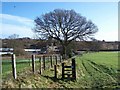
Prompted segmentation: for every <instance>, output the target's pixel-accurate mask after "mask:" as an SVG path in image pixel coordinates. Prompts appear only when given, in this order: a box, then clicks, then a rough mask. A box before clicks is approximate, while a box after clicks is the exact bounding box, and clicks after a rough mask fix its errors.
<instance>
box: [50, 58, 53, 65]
mask: <svg viewBox="0 0 120 90" xmlns="http://www.w3.org/2000/svg"><path fill="white" fill-rule="evenodd" d="M50 62H51V67H53V62H52V56H50Z"/></svg>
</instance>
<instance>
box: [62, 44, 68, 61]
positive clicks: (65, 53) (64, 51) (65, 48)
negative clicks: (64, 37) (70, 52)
mask: <svg viewBox="0 0 120 90" xmlns="http://www.w3.org/2000/svg"><path fill="white" fill-rule="evenodd" d="M63 58H64V59H67V45H63Z"/></svg>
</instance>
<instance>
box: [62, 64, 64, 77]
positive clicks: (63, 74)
mask: <svg viewBox="0 0 120 90" xmlns="http://www.w3.org/2000/svg"><path fill="white" fill-rule="evenodd" d="M62 79H64V63H62Z"/></svg>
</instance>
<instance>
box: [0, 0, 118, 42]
mask: <svg viewBox="0 0 120 90" xmlns="http://www.w3.org/2000/svg"><path fill="white" fill-rule="evenodd" d="M58 8H59V9H69V10H70V9H74V10H75V11H76V12H77V13H80V14H81V15H82V16H85V17H86V18H87V19H88V20H92V22H93V23H95V24H96V25H97V26H98V29H99V31H98V32H97V33H96V34H95V38H96V39H98V40H105V41H118V3H117V2H111V3H110V2H101V3H100V2H96V3H95V2H79V3H78V2H76V3H73V2H72V3H68V2H56V3H55V2H44V3H43V2H3V3H2V13H0V19H2V22H1V23H0V24H1V26H0V27H2V33H1V37H2V38H6V37H8V36H10V35H12V34H18V35H19V36H20V37H32V38H33V37H34V33H33V31H32V28H33V27H34V19H35V18H36V17H37V16H40V15H42V14H45V13H47V12H50V11H53V10H54V9H58Z"/></svg>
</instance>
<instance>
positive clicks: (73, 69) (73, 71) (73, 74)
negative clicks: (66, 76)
mask: <svg viewBox="0 0 120 90" xmlns="http://www.w3.org/2000/svg"><path fill="white" fill-rule="evenodd" d="M72 77H73V78H74V79H75V80H76V64H75V58H73V59H72Z"/></svg>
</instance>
